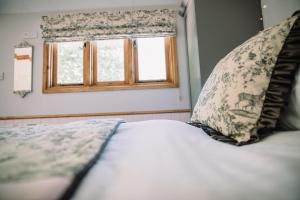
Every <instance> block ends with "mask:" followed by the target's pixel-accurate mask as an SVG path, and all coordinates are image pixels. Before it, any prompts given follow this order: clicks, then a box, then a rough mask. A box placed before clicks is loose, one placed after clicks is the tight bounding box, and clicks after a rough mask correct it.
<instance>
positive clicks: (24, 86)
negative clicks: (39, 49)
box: [14, 41, 33, 98]
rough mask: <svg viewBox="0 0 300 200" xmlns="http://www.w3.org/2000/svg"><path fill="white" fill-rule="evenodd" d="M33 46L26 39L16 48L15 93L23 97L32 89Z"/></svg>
mask: <svg viewBox="0 0 300 200" xmlns="http://www.w3.org/2000/svg"><path fill="white" fill-rule="evenodd" d="M32 48H33V47H32V45H30V44H29V43H28V42H26V41H24V42H21V43H20V44H18V45H16V46H15V49H14V93H15V94H18V95H20V96H21V97H22V98H24V97H25V96H26V95H27V94H28V93H30V92H31V91H32Z"/></svg>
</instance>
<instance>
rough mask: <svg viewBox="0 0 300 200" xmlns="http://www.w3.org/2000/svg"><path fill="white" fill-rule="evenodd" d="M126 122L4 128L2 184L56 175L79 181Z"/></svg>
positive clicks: (0, 132)
mask: <svg viewBox="0 0 300 200" xmlns="http://www.w3.org/2000/svg"><path fill="white" fill-rule="evenodd" d="M122 122H124V121H123V120H121V119H105V120H103V119H102V120H100V119H94V120H86V121H78V122H72V123H68V124H63V125H47V124H28V125H22V126H10V127H0V183H7V182H20V181H29V180H33V179H40V178H47V177H55V176H59V177H61V176H63V177H68V178H76V177H75V176H76V175H78V174H80V172H81V171H82V170H85V168H86V166H89V165H90V164H91V162H92V161H93V160H94V161H93V162H95V158H97V157H98V156H99V154H101V152H102V150H103V148H104V146H105V144H106V142H107V141H108V139H109V138H110V137H111V136H112V135H113V134H114V132H115V131H116V129H117V127H118V125H119V124H120V123H122Z"/></svg>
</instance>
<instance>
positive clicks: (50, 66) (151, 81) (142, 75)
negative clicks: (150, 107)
mask: <svg viewBox="0 0 300 200" xmlns="http://www.w3.org/2000/svg"><path fill="white" fill-rule="evenodd" d="M43 74H44V75H43V92H44V93H56V92H80V91H97V90H118V89H138V88H162V87H178V72H177V60H176V41H175V37H156V38H136V39H110V40H97V41H87V42H59V43H46V44H44V71H43Z"/></svg>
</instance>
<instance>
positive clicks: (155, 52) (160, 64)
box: [137, 37, 167, 81]
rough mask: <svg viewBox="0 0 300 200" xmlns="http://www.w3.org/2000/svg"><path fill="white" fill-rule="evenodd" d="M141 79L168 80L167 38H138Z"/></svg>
mask: <svg viewBox="0 0 300 200" xmlns="http://www.w3.org/2000/svg"><path fill="white" fill-rule="evenodd" d="M137 44H138V62H139V63H138V66H139V80H140V81H149V80H166V79H167V75H166V58H165V39H164V38H163V37H159V38H138V39H137Z"/></svg>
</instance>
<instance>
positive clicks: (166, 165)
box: [73, 120, 300, 200]
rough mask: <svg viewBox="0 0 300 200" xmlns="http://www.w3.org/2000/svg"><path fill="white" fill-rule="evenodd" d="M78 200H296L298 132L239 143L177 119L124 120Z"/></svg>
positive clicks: (299, 177)
mask: <svg viewBox="0 0 300 200" xmlns="http://www.w3.org/2000/svg"><path fill="white" fill-rule="evenodd" d="M73 199H75V200H96V199H97V200H183V199H184V200H194V199H195V200H196V199H197V200H220V199H223V200H226V199H230V200H253V199H255V200H283V199H284V200H299V199H300V131H294V132H279V133H275V134H273V135H271V136H269V137H267V138H266V139H265V140H263V141H261V142H259V143H256V144H251V145H246V146H242V147H236V146H233V145H230V144H225V143H221V142H218V141H215V140H213V139H211V138H210V137H209V136H207V135H206V134H205V133H203V131H202V130H201V129H199V128H196V127H192V126H190V125H187V124H185V123H182V122H178V121H169V120H152V121H143V122H131V123H125V124H122V125H121V126H120V127H119V129H118V131H117V133H116V135H114V136H113V137H112V139H111V141H110V142H109V143H108V145H107V147H106V150H105V151H104V153H103V155H102V157H101V159H100V160H99V161H98V162H97V164H96V165H95V166H94V168H93V169H92V170H91V171H90V172H89V174H88V175H87V177H86V178H85V179H84V181H83V182H82V185H81V187H80V189H79V190H78V191H77V193H76V194H75V196H74V198H73Z"/></svg>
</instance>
